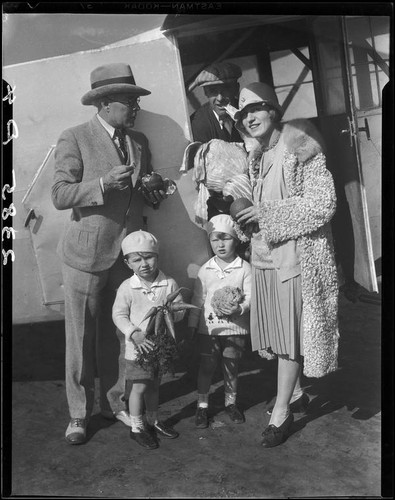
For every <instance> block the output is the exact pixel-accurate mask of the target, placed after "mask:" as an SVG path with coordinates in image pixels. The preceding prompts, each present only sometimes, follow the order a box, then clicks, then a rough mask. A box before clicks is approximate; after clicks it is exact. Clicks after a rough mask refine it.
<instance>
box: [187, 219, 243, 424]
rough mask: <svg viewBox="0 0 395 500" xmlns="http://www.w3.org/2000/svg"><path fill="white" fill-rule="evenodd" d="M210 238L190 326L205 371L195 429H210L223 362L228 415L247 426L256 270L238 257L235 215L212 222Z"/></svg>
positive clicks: (201, 369)
mask: <svg viewBox="0 0 395 500" xmlns="http://www.w3.org/2000/svg"><path fill="white" fill-rule="evenodd" d="M206 229H207V233H208V236H209V239H210V244H211V248H212V250H213V252H214V254H215V255H214V257H212V258H211V259H210V260H209V261H208V262H206V264H204V265H203V266H202V267H201V268H200V270H199V273H198V276H197V279H196V282H195V288H194V293H193V298H192V304H194V305H195V306H198V307H200V308H201V311H198V310H191V311H190V314H189V319H188V326H189V327H190V329H191V332H190V334H191V336H192V337H194V336H195V333H197V346H198V350H199V354H200V365H199V373H198V381H197V411H196V415H195V424H196V427H198V428H206V427H208V423H209V415H208V403H209V398H208V396H209V391H210V386H211V381H212V377H213V374H214V372H215V369H216V367H217V363H218V362H219V361H221V362H222V368H223V375H224V386H225V410H226V412H227V413H228V415H229V417H230V419H231V421H232V422H234V423H238V424H239V423H243V422H244V415H243V413H242V412H241V411H240V409H239V408H238V407H237V405H236V396H237V380H238V365H239V360H240V358H241V356H242V354H243V352H244V349H245V344H246V339H247V336H248V335H249V310H250V297H251V266H250V264H249V263H248V262H246V261H245V260H243V259H241V258H240V257H239V256H237V253H236V248H237V245H238V239H237V234H236V231H235V228H234V223H233V220H232V218H231V217H230V216H229V215H225V214H220V215H216V216H215V217H213V218H212V219H210V220H209V221H208V224H207V228H206Z"/></svg>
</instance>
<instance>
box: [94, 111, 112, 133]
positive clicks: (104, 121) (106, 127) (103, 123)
mask: <svg viewBox="0 0 395 500" xmlns="http://www.w3.org/2000/svg"><path fill="white" fill-rule="evenodd" d="M96 116H97V119H98V120H99V122H100V123H101V124H102V125H103V127H104V128H105V129H106V131H107V132H108V134H109V135H110V137H111V139H113V138H114V132H115V128H114V127H113V126H112V125H110V124H109V123H107V122H106V120H103V118H102V117H101V116H100V115H99V114H97V115H96Z"/></svg>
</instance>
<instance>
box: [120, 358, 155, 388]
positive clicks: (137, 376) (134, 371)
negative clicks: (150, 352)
mask: <svg viewBox="0 0 395 500" xmlns="http://www.w3.org/2000/svg"><path fill="white" fill-rule="evenodd" d="M157 377H158V371H157V370H154V369H151V370H146V369H145V368H142V367H141V366H140V365H139V364H138V363H137V361H134V360H131V359H126V360H125V378H126V380H131V381H134V382H136V381H138V380H155V379H156V378H157Z"/></svg>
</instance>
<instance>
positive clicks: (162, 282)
mask: <svg viewBox="0 0 395 500" xmlns="http://www.w3.org/2000/svg"><path fill="white" fill-rule="evenodd" d="M129 283H130V287H131V288H136V289H144V290H147V289H148V287H147V285H146V284H145V283H143V282H142V281H141V280H140V278H139V277H138V276H137V274H133V276H132V277H131V278H130V281H129ZM167 284H168V283H167V278H166V276H165V275H164V273H163V272H162V271H161V270H159V274H158V276H157V277H156V280H155V281H154V282H153V283H152V284H151V287H150V288H151V289H152V288H157V287H160V286H167Z"/></svg>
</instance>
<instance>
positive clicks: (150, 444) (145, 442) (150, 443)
mask: <svg viewBox="0 0 395 500" xmlns="http://www.w3.org/2000/svg"><path fill="white" fill-rule="evenodd" d="M130 438H131V439H134V440H135V441H136V443H138V444H139V445H140V446H142V447H143V448H146V449H147V450H154V449H155V448H158V446H159V445H158V442H157V441H156V439H155V438H154V436H153V435H152V434H151V433H150V432H148V431H147V430H146V429H142V430H141V431H140V432H133V431H132V429H130Z"/></svg>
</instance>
